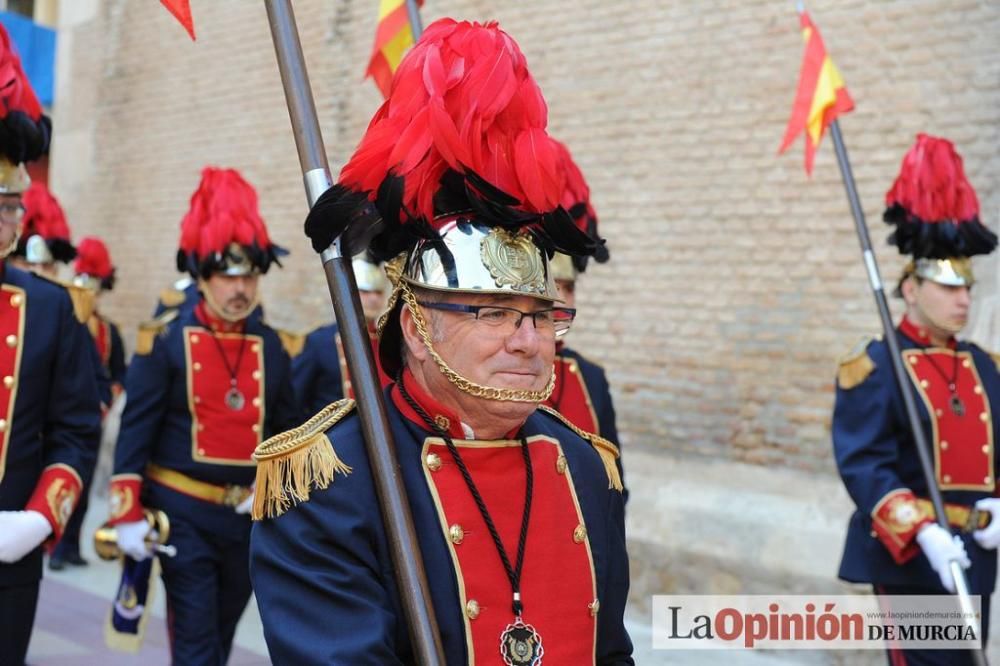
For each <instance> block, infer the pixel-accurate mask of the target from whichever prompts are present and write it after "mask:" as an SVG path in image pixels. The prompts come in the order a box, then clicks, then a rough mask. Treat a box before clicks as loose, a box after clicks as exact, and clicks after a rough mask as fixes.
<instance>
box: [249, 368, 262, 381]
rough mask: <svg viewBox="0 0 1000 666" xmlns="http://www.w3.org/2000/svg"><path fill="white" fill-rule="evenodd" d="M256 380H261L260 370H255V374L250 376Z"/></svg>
mask: <svg viewBox="0 0 1000 666" xmlns="http://www.w3.org/2000/svg"><path fill="white" fill-rule="evenodd" d="M250 376H251V377H253V378H254V379H260V370H254V371H253V374H251V375H250Z"/></svg>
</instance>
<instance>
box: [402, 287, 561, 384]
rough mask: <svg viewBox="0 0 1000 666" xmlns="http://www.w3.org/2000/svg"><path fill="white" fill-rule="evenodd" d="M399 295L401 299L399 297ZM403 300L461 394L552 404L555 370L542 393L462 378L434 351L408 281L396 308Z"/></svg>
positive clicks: (419, 329)
mask: <svg viewBox="0 0 1000 666" xmlns="http://www.w3.org/2000/svg"><path fill="white" fill-rule="evenodd" d="M396 294H398V296H397V295H396ZM399 296H401V297H402V299H403V302H405V303H406V304H407V305H408V306H409V308H410V313H411V314H412V315H413V325H414V326H415V327H416V328H417V334H418V335H420V339H421V341H423V343H424V347H426V348H427V352H428V353H429V354H430V355H431V358H433V359H434V362H435V363H437V366H438V368H439V369H440V370H441V374H443V375H444V376H445V377H447V378H448V381H450V382H451V383H452V384H454V385H455V386H457V387H458V388H459V390H461V391H462V392H464V393H468V394H469V395H471V396H473V397H476V398H483V399H484V400H496V401H499V402H534V403H540V402H545V401H546V400H548V398H549V396H550V395H552V389H554V388H555V386H556V373H555V368H554V367H553V370H552V374H551V375H550V376H549V383H548V384H547V385H546V387H545V388H544V389H542V390H541V391H531V390H529V389H504V388H494V387H492V386H483V385H481V384H476V383H475V382H473V381H470V380H468V379H466V378H465V377H463V376H462V375H460V374H458V373H457V372H455V371H454V370H452V369H451V368H450V367H448V364H447V363H445V360H444V359H443V358H441V355H440V354H438V353H437V351H436V350H435V349H434V345H433V344H431V336H430V334H429V333H428V332H427V322H426V321H424V315H423V312H422V311H421V309H420V306H419V305H417V299H416V297H415V296H414V295H413V292H412V291H411V290H410V287H409V285H408V284H407V283H406V281H405V280H400V281H399V283H398V284H397V286H396V293H394V294H393V298H392V304H393V305H395V301H396V300H397V298H398V297H399Z"/></svg>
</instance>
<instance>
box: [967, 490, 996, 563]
mask: <svg viewBox="0 0 1000 666" xmlns="http://www.w3.org/2000/svg"><path fill="white" fill-rule="evenodd" d="M976 508H977V509H979V510H980V511H989V513H990V515H991V516H992V517H993V519H992V520H991V521H990V524H989V525H987V526H986V527H984V528H983V529H981V530H976V531H975V532H973V533H972V538H973V539H975V540H976V543H978V544H979V545H980V546H982V547H983V548H985V549H986V550H993V549H995V548H996V547H997V546H1000V499H997V498H996V497H987V498H985V499H981V500H979V501H978V502H976Z"/></svg>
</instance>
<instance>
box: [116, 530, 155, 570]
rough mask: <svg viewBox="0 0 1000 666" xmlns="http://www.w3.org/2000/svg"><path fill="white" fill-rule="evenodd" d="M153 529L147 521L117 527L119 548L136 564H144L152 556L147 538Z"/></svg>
mask: <svg viewBox="0 0 1000 666" xmlns="http://www.w3.org/2000/svg"><path fill="white" fill-rule="evenodd" d="M151 529H152V528H151V527H150V526H149V522H147V521H145V520H137V521H135V522H132V523H119V524H118V525H115V531H116V532H117V533H118V548H120V549H121V551H122V552H123V553H125V554H126V555H128V556H129V557H131V558H132V559H133V560H135V561H136V562H142V561H143V560H144V559H146V558H147V557H149V556H150V554H151V553H150V550H149V544H148V543H146V536H147V535H148V534H149V532H150V530H151Z"/></svg>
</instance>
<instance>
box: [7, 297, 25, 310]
mask: <svg viewBox="0 0 1000 666" xmlns="http://www.w3.org/2000/svg"><path fill="white" fill-rule="evenodd" d="M10 304H11V305H13V306H14V307H15V308H19V307H21V306H22V305H24V297H23V296H21V294H14V295H13V296H11V297H10Z"/></svg>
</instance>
